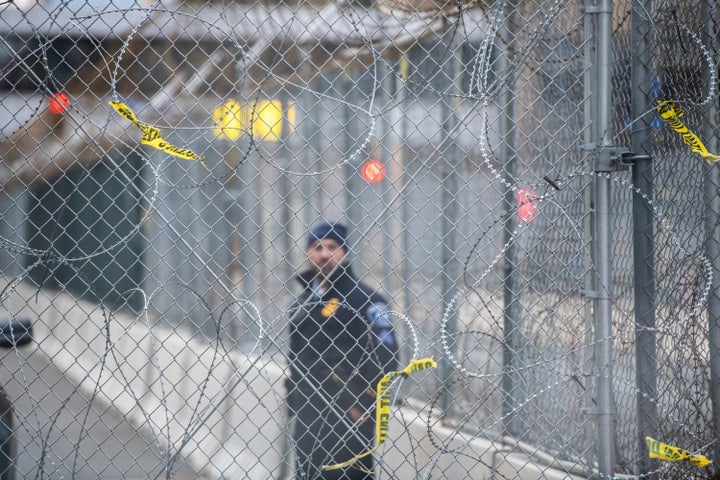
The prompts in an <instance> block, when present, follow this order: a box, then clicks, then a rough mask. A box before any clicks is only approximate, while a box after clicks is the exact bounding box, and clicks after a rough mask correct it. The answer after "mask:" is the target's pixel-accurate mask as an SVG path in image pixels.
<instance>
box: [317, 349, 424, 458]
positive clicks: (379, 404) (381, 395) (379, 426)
mask: <svg viewBox="0 0 720 480" xmlns="http://www.w3.org/2000/svg"><path fill="white" fill-rule="evenodd" d="M436 366H437V363H435V360H433V359H432V358H423V359H420V360H413V361H412V362H410V364H409V365H408V366H407V367H405V369H404V370H401V371H398V372H390V373H388V374H387V375H385V376H384V377H383V378H382V379H380V381H379V382H378V384H377V400H376V401H375V440H376V442H377V443H376V445H375V446H374V447H373V448H371V449H370V450H368V451H367V452H365V453H361V454H360V455H356V456H354V457H353V458H351V459H350V460H348V461H347V462H342V463H336V464H334V465H323V466H322V468H323V470H339V469H341V468H346V467H349V466H351V465H352V464H353V463H355V462H357V461H358V460H360V459H361V458H363V457H367V456H368V455H370V454H372V453H373V452H374V451H375V450H377V449H378V448H379V447H380V445H382V443H383V442H384V441H385V438H386V437H387V433H388V424H389V422H390V403H391V401H390V391H389V390H388V388H389V387H390V380H392V379H393V378H394V377H397V376H399V375H410V374H411V373H416V372H422V371H423V370H427V369H429V368H434V367H436Z"/></svg>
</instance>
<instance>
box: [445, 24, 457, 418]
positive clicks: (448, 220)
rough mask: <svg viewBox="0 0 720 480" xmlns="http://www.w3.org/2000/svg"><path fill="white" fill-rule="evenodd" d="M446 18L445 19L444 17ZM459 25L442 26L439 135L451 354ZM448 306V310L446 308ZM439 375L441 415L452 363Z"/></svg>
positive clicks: (449, 395)
mask: <svg viewBox="0 0 720 480" xmlns="http://www.w3.org/2000/svg"><path fill="white" fill-rule="evenodd" d="M446 21H447V20H446ZM456 28H457V29H459V28H460V26H459V25H453V24H452V23H450V22H448V23H447V28H446V29H445V39H444V41H445V44H446V48H447V50H446V51H447V52H448V54H447V62H446V64H445V66H444V68H445V69H446V72H447V78H448V80H449V81H450V82H449V83H451V84H452V88H451V90H450V91H449V92H447V95H445V96H444V97H443V101H442V113H441V115H442V119H443V122H442V135H443V141H442V143H441V145H443V146H444V147H445V149H444V150H441V152H440V153H441V154H443V161H442V169H443V171H442V189H441V190H442V230H441V231H442V238H441V259H442V296H443V297H442V300H443V308H444V309H445V311H444V312H443V320H444V321H445V322H446V323H445V333H446V335H447V337H448V338H449V339H450V340H449V342H448V349H449V350H450V352H451V353H453V354H454V351H455V341H454V337H455V333H456V330H457V307H458V305H457V304H456V303H455V304H453V298H454V296H455V295H456V294H457V281H458V278H459V277H460V262H459V261H458V258H457V246H458V232H457V226H458V220H459V216H460V213H459V209H460V208H459V205H458V198H457V197H458V194H459V178H458V168H459V157H460V156H459V151H458V136H459V132H458V124H459V120H458V112H457V109H458V107H459V102H460V95H458V93H459V92H460V91H461V90H462V84H461V82H462V75H461V73H462V57H461V53H460V51H461V50H460V48H458V47H459V43H458V41H459V39H460V38H461V37H462V35H461V34H460V32H458V31H456V30H455V29H456ZM448 308H451V310H448ZM440 375H441V381H442V396H441V405H440V406H441V410H442V412H443V415H445V416H446V417H447V416H448V414H449V413H450V412H449V408H450V402H451V400H452V397H453V395H452V393H451V385H452V365H451V364H450V363H449V362H448V361H443V362H442V363H441V364H440Z"/></svg>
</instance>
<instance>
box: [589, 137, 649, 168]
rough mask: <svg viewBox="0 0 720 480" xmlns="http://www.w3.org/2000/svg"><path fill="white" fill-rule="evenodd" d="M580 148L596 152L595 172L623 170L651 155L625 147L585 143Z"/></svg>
mask: <svg viewBox="0 0 720 480" xmlns="http://www.w3.org/2000/svg"><path fill="white" fill-rule="evenodd" d="M580 150H582V151H585V152H593V153H594V154H595V158H594V162H593V171H595V172H621V171H624V170H627V169H628V168H629V167H630V166H631V165H635V162H636V161H638V160H649V159H651V157H650V156H649V155H636V154H634V153H632V152H631V151H629V150H628V149H627V148H625V147H614V146H612V145H600V146H598V145H597V144H595V143H585V144H583V145H580Z"/></svg>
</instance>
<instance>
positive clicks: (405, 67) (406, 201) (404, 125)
mask: <svg viewBox="0 0 720 480" xmlns="http://www.w3.org/2000/svg"><path fill="white" fill-rule="evenodd" d="M398 68H399V69H400V76H401V77H402V82H400V84H399V85H398V102H399V108H401V109H402V113H401V115H400V123H399V128H400V134H399V135H400V141H401V143H400V147H399V148H400V151H399V153H398V157H397V160H398V164H399V168H400V170H401V171H400V182H402V185H401V187H400V188H402V192H403V193H402V199H401V204H400V211H401V214H402V226H401V228H402V255H401V256H400V258H401V264H402V268H401V269H400V270H401V275H402V277H401V281H400V284H401V285H402V299H403V313H405V314H406V315H408V316H409V317H410V318H414V315H413V308H414V307H415V306H416V304H417V297H416V296H414V295H413V289H412V283H411V279H412V271H413V269H412V266H411V262H410V250H411V248H410V246H411V239H412V235H410V231H411V229H410V224H411V222H412V219H413V216H412V215H411V212H410V197H411V188H410V185H411V184H412V183H413V178H414V176H413V174H412V173H411V172H410V171H409V169H408V167H409V165H410V161H409V160H410V159H409V158H408V157H409V155H408V154H407V150H408V149H407V148H406V145H407V143H408V140H409V139H408V112H407V110H408V104H409V102H408V89H409V86H408V80H409V77H410V62H409V61H408V57H407V52H405V51H403V52H402V54H401V57H400V64H399V67H398ZM403 337H404V340H405V341H404V342H402V348H403V350H402V352H401V353H402V360H403V363H405V362H406V361H409V360H411V359H412V356H413V355H412V354H413V352H412V345H411V343H410V340H411V339H412V336H411V330H410V326H409V325H408V324H407V323H404V322H403Z"/></svg>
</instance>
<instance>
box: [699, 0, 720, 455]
mask: <svg viewBox="0 0 720 480" xmlns="http://www.w3.org/2000/svg"><path fill="white" fill-rule="evenodd" d="M700 14H701V24H702V26H703V27H702V43H703V45H707V46H708V47H709V50H710V51H711V52H713V59H712V60H713V65H718V53H717V52H718V51H719V50H718V49H720V39H718V37H717V34H716V33H715V32H716V28H717V23H716V22H717V20H716V19H717V4H716V2H715V1H714V0H705V1H703V2H702V4H701V12H700ZM704 74H705V75H706V76H707V77H710V72H709V71H708V68H707V66H706V67H705V72H704ZM710 81H712V79H711V78H708V84H709V83H710ZM715 82H717V79H715ZM706 115H707V117H706V118H707V121H705V122H703V138H704V139H705V143H706V146H707V147H708V148H709V149H710V151H712V152H716V151H717V150H718V147H719V146H720V142H719V141H718V137H717V134H716V132H715V129H716V128H717V122H718V106H717V102H716V101H715V99H713V100H712V101H710V102H709V103H708V105H707V106H706ZM703 165H704V168H705V185H704V189H705V192H704V195H705V198H704V199H703V205H705V226H706V227H705V228H706V232H705V238H706V239H707V240H706V241H705V253H706V255H707V256H708V261H709V262H710V265H709V268H710V270H711V272H712V288H711V289H710V296H709V298H708V305H707V311H708V325H709V332H708V340H709V344H710V345H709V347H710V401H711V403H712V416H713V430H714V432H715V434H714V435H713V436H712V437H713V438H718V436H720V229H718V228H717V224H718V221H720V219H719V218H718V216H719V215H720V197H719V196H718V191H719V189H720V184H719V183H718V176H717V171H716V170H715V167H714V166H713V165H708V164H706V163H705V162H703ZM713 458H715V459H718V458H720V444H718V442H715V444H714V447H713Z"/></svg>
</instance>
